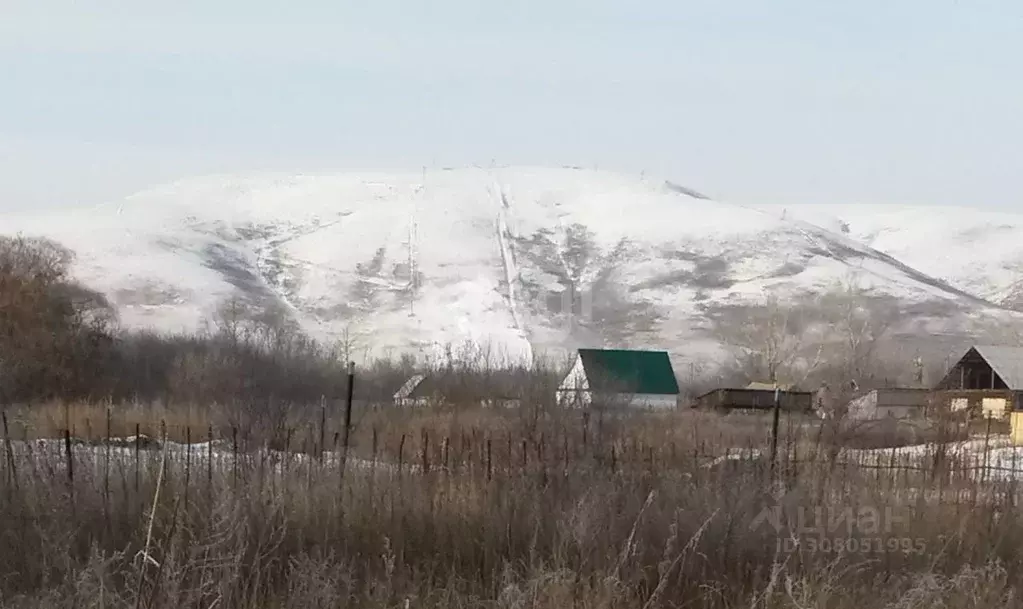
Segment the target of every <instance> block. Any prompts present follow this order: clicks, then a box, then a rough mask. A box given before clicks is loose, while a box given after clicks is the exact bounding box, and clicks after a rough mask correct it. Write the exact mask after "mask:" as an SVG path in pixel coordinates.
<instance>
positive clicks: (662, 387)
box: [557, 349, 679, 410]
mask: <svg viewBox="0 0 1023 609" xmlns="http://www.w3.org/2000/svg"><path fill="white" fill-rule="evenodd" d="M557 392H558V401H559V402H560V403H561V404H563V405H566V406H572V407H589V406H592V405H594V404H597V405H601V406H621V407H632V408H646V409H655V410H665V409H671V408H675V407H676V406H677V404H678V394H679V388H678V381H677V380H676V378H675V371H674V370H673V369H672V367H671V359H670V358H669V357H668V352H667V351H639V350H626V349H579V350H578V353H577V354H576V358H575V362H574V363H573V365H572V368H571V370H569V372H568V374H566V375H565V378H564V380H562V382H561V384H560V385H559V386H558V390H557Z"/></svg>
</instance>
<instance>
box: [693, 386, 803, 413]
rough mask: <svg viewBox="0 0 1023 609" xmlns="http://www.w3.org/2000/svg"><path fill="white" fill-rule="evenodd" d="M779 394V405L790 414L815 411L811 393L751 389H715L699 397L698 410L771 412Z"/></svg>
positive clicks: (779, 389)
mask: <svg viewBox="0 0 1023 609" xmlns="http://www.w3.org/2000/svg"><path fill="white" fill-rule="evenodd" d="M776 391H777V393H778V402H779V403H778V405H779V407H780V408H781V409H782V410H785V411H789V412H810V411H811V410H813V393H811V392H809V391H796V390H792V389H789V390H782V389H781V388H778V389H751V388H749V387H742V388H728V387H722V388H719V389H713V390H711V391H708V392H707V393H704V394H703V395H700V396H697V398H696V406H697V407H698V408H714V409H724V410H771V409H773V408H774V394H775V392H776Z"/></svg>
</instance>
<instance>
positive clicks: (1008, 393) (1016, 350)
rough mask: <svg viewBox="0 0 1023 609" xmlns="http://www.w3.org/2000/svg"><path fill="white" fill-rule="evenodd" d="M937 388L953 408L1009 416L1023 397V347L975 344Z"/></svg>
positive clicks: (948, 405)
mask: <svg viewBox="0 0 1023 609" xmlns="http://www.w3.org/2000/svg"><path fill="white" fill-rule="evenodd" d="M935 389H936V390H937V391H940V392H942V394H943V396H944V399H943V400H942V402H943V403H944V404H945V406H946V407H947V408H948V409H949V410H951V411H952V412H967V413H974V412H977V413H980V414H982V415H983V416H986V417H992V418H1005V417H1006V416H1007V415H1008V413H1009V412H1010V411H1012V410H1018V409H1019V408H1020V404H1021V397H1023V347H1006V346H996V345H974V346H972V347H970V348H969V349H968V350H967V351H966V353H964V354H963V356H962V357H960V358H959V360H957V361H956V363H955V364H954V365H953V366H952V367H951V368H950V369H949V371H948V372H947V373H946V374H945V377H944V378H942V379H941V381H940V382H939V383H938V385H937V386H936V387H935Z"/></svg>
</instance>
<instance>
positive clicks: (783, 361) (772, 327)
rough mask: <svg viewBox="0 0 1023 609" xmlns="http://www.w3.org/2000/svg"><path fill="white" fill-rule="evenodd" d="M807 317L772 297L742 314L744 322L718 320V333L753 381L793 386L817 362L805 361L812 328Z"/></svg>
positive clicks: (804, 313)
mask: <svg viewBox="0 0 1023 609" xmlns="http://www.w3.org/2000/svg"><path fill="white" fill-rule="evenodd" d="M807 313H808V311H807V310H805V309H804V308H803V307H801V306H797V305H786V304H783V303H782V302H781V301H780V299H779V298H778V297H777V296H775V295H773V294H772V295H770V296H768V297H767V300H766V302H765V303H764V304H763V305H761V306H757V307H752V308H747V309H743V310H741V311H739V312H738V315H740V316H741V319H736V316H735V315H729V316H728V318H727V319H722V320H719V322H718V324H717V328H716V333H717V334H718V336H719V337H720V338H721V339H722V340H723V341H724V342H725V343H726V344H728V345H729V346H730V347H732V348H733V349H734V350H735V354H736V363H737V365H738V366H739V368H740V369H741V370H743V371H744V372H745V374H746V376H747V377H748V378H749V379H750V380H760V381H767V382H770V383H794V382H796V381H798V380H800V379H801V378H805V376H806V374H807V370H808V368H812V367H814V366H816V363H815V360H816V358H812V357H811V358H809V359H808V358H807V357H806V354H807V350H808V348H809V347H812V339H811V334H810V331H811V329H812V325H813V324H812V323H810V322H811V320H810V319H809V318H808V317H807Z"/></svg>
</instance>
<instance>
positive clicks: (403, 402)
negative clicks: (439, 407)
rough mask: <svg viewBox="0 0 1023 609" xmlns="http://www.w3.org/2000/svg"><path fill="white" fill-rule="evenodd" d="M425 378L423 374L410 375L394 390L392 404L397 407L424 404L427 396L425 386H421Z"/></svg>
mask: <svg viewBox="0 0 1023 609" xmlns="http://www.w3.org/2000/svg"><path fill="white" fill-rule="evenodd" d="M425 380H426V375H425V374H413V375H412V376H410V377H409V378H408V380H407V381H405V383H404V384H403V385H402V386H401V388H399V389H398V391H396V392H394V405H395V406H399V407H402V406H425V405H426V402H427V397H428V396H427V395H426V391H425V389H427V388H426V387H423V382H424V381H425ZM392 387H393V385H392Z"/></svg>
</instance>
